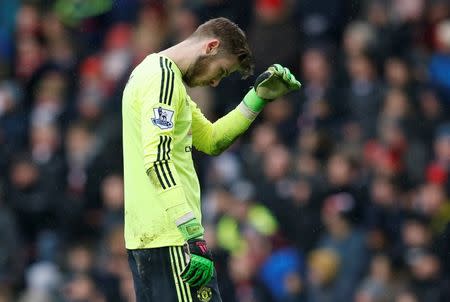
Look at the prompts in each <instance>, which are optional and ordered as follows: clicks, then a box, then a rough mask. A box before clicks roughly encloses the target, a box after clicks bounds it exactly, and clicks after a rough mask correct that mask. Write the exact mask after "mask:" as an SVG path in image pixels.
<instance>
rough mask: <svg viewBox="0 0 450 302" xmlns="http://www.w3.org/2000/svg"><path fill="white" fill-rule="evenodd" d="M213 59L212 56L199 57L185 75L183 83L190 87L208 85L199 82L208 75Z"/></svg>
mask: <svg viewBox="0 0 450 302" xmlns="http://www.w3.org/2000/svg"><path fill="white" fill-rule="evenodd" d="M212 60H213V58H211V57H210V56H204V55H202V56H199V57H198V58H197V59H196V60H195V62H194V63H192V64H191V66H189V68H188V69H187V71H186V73H185V74H184V75H183V81H184V82H185V83H186V84H187V85H188V86H189V87H194V86H205V85H208V83H202V82H198V81H197V80H198V78H199V77H200V76H201V75H202V74H204V73H206V71H207V70H208V65H209V64H210V63H211V61H212Z"/></svg>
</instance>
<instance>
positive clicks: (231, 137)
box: [189, 100, 257, 155]
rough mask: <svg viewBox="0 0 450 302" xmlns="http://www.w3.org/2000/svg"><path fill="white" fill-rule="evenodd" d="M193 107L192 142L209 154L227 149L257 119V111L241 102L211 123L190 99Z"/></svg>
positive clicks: (216, 153) (198, 148) (215, 153)
mask: <svg viewBox="0 0 450 302" xmlns="http://www.w3.org/2000/svg"><path fill="white" fill-rule="evenodd" d="M189 101H190V104H191V108H192V143H193V145H194V147H195V148H196V149H197V150H199V151H202V152H204V153H206V154H209V155H218V154H220V153H222V152H223V151H225V149H227V148H228V147H229V146H230V145H231V144H232V143H233V142H234V141H235V140H236V139H237V138H238V137H239V136H240V135H241V134H242V133H244V132H245V131H246V130H247V129H248V127H249V126H250V125H251V123H252V122H253V121H254V120H255V118H256V116H257V113H255V112H253V111H251V110H250V109H248V107H247V106H245V105H244V104H243V102H241V103H240V104H239V105H238V106H237V107H236V108H234V109H233V110H231V111H230V112H229V113H227V114H226V115H224V116H223V117H221V118H220V119H218V120H217V121H216V122H214V123H211V122H210V121H209V120H208V119H207V118H206V117H205V116H204V115H203V113H202V112H201V110H200V108H198V106H197V104H196V103H195V102H193V101H192V100H189Z"/></svg>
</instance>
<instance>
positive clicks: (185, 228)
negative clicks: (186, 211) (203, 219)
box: [177, 218, 205, 241]
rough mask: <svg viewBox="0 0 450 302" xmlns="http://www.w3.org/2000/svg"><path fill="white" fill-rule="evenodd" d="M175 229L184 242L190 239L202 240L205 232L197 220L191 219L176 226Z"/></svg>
mask: <svg viewBox="0 0 450 302" xmlns="http://www.w3.org/2000/svg"><path fill="white" fill-rule="evenodd" d="M177 228H178V230H179V231H180V232H181V234H182V235H183V238H184V240H186V241H189V240H191V239H203V233H204V232H205V230H204V229H203V227H202V225H201V224H200V222H199V221H198V219H197V218H192V219H191V220H189V221H186V222H183V223H181V224H177Z"/></svg>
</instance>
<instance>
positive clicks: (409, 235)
mask: <svg viewBox="0 0 450 302" xmlns="http://www.w3.org/2000/svg"><path fill="white" fill-rule="evenodd" d="M402 238H403V242H404V243H405V245H406V246H408V247H423V246H426V245H427V244H428V243H429V241H430V238H431V233H430V230H429V229H428V228H427V227H425V226H424V225H423V224H422V223H419V222H417V221H414V220H409V221H406V222H405V223H404V224H403V227H402Z"/></svg>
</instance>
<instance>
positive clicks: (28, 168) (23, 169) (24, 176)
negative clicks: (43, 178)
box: [11, 160, 39, 189]
mask: <svg viewBox="0 0 450 302" xmlns="http://www.w3.org/2000/svg"><path fill="white" fill-rule="evenodd" d="M38 179H39V170H38V168H37V167H36V165H35V164H34V163H32V162H30V161H25V160H24V161H20V162H17V163H15V164H14V165H13V167H12V170H11V181H12V183H13V185H14V186H16V187H17V188H19V189H27V188H29V187H30V186H32V185H33V184H35V183H36V182H37V181H38Z"/></svg>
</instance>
